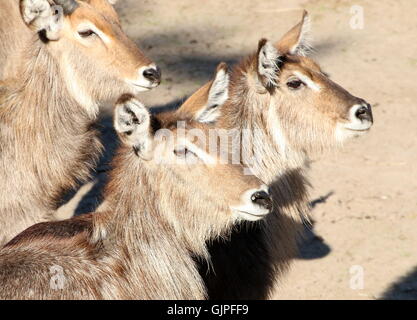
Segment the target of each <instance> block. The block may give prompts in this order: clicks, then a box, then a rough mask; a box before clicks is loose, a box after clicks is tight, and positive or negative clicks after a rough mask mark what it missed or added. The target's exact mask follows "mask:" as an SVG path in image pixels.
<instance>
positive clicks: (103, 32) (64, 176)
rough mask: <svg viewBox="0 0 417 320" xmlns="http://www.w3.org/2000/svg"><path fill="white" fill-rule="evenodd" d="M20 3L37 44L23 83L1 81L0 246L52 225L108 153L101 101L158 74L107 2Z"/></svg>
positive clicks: (29, 52) (29, 49)
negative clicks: (65, 199)
mask: <svg viewBox="0 0 417 320" xmlns="http://www.w3.org/2000/svg"><path fill="white" fill-rule="evenodd" d="M55 3H59V4H60V6H56V5H54V6H51V5H50V4H49V1H47V0H21V1H20V11H21V14H22V18H23V21H24V23H25V24H26V25H25V26H24V27H25V28H29V29H30V30H32V35H31V39H30V41H29V42H27V43H26V44H25V47H24V49H23V50H22V53H21V56H20V64H19V66H20V68H19V72H18V75H19V76H18V77H16V78H9V79H8V80H6V81H4V82H0V190H1V193H0V242H1V239H2V238H4V240H8V239H10V238H11V237H12V236H13V235H15V234H17V233H18V232H20V231H22V230H24V229H25V228H27V227H28V226H30V225H32V224H34V223H37V222H41V221H46V220H50V219H52V216H53V212H54V210H55V209H56V208H57V205H58V202H59V200H60V198H61V196H62V194H63V193H64V192H65V191H68V190H69V189H71V188H73V187H75V186H76V185H77V184H78V183H79V182H82V181H85V180H86V179H87V178H88V177H89V172H90V169H91V168H92V167H93V166H94V163H95V161H96V159H97V158H98V156H99V154H100V151H101V149H102V147H101V144H100V142H99V140H98V131H97V130H96V129H95V126H94V124H95V121H96V118H97V113H98V105H99V103H100V102H102V101H106V100H112V99H114V100H115V99H117V98H118V97H119V96H120V95H121V94H123V93H126V92H127V93H132V94H136V93H138V92H140V91H143V90H148V89H151V88H154V87H156V86H157V85H158V84H159V82H160V71H159V69H158V68H157V67H156V66H155V64H154V63H153V62H152V61H151V60H149V59H148V58H147V57H146V56H145V55H144V54H143V53H142V52H141V51H140V50H139V49H138V48H137V47H136V45H135V44H134V43H133V41H131V40H130V39H129V38H128V37H127V36H126V35H125V33H124V32H123V31H122V29H121V26H120V23H119V20H118V16H117V14H116V12H115V11H114V9H113V7H112V6H111V5H110V3H109V2H108V1H107V0H89V1H75V0H55ZM2 14H3V12H2Z"/></svg>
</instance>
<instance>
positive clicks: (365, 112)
mask: <svg viewBox="0 0 417 320" xmlns="http://www.w3.org/2000/svg"><path fill="white" fill-rule="evenodd" d="M355 116H356V118H358V119H359V120H361V121H363V120H366V121H370V122H373V121H374V119H373V117H372V108H371V105H370V104H369V103H365V104H363V105H362V106H361V107H360V108H359V109H358V110H356V112H355Z"/></svg>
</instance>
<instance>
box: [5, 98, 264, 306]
mask: <svg viewBox="0 0 417 320" xmlns="http://www.w3.org/2000/svg"><path fill="white" fill-rule="evenodd" d="M114 125H115V128H116V131H117V132H118V135H119V137H120V140H121V146H120V147H119V149H118V152H117V154H116V156H115V159H114V160H113V163H112V167H113V168H112V170H111V172H110V174H109V182H108V185H107V186H106V189H105V201H104V203H103V204H102V205H101V206H100V207H99V208H98V210H97V211H96V212H95V213H93V214H88V215H82V216H79V217H75V218H72V219H69V220H64V221H55V222H44V223H40V224H37V225H34V226H32V227H30V228H29V229H27V230H25V231H24V232H23V233H21V234H20V235H18V236H17V237H15V238H14V239H13V240H11V241H10V242H9V243H8V244H7V245H6V246H5V247H4V248H3V249H2V250H1V251H0V298H1V299H203V298H205V297H206V290H205V286H204V282H203V280H202V279H201V277H200V275H199V273H198V270H197V267H196V264H195V261H194V258H195V257H196V256H202V257H205V258H207V259H208V254H207V249H206V244H205V243H206V241H208V240H212V239H216V238H218V237H219V236H221V235H225V234H227V232H228V230H230V229H231V228H232V227H233V226H234V225H236V224H238V223H239V221H244V220H250V221H257V220H260V219H262V218H263V217H265V216H266V215H267V214H268V213H269V212H270V211H271V208H272V207H271V206H272V200H271V199H270V197H269V194H268V193H267V192H268V191H267V189H266V186H265V185H263V184H262V182H261V181H260V180H259V179H258V178H256V177H255V176H252V175H245V174H244V170H243V166H241V165H233V164H222V163H221V158H220V157H219V156H216V155H215V154H213V153H209V151H208V142H207V138H208V137H209V131H210V130H214V129H213V128H212V126H211V125H208V124H204V123H198V122H195V121H181V122H177V121H176V119H175V118H171V119H169V118H168V117H165V118H164V120H159V119H157V118H152V117H151V116H150V114H149V113H148V111H147V109H146V108H145V107H144V106H143V105H142V104H140V103H139V102H138V101H137V100H135V99H133V98H132V97H130V96H123V97H121V98H120V100H119V102H118V104H117V105H116V108H115V121H114ZM196 137H199V138H197V139H196ZM201 137H202V138H201Z"/></svg>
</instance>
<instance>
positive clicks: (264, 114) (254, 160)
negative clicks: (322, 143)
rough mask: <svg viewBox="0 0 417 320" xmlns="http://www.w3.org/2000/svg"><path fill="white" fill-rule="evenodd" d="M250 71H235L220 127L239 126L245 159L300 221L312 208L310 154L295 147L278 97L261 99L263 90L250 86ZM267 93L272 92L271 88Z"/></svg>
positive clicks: (280, 206) (281, 205) (238, 132)
mask: <svg viewBox="0 0 417 320" xmlns="http://www.w3.org/2000/svg"><path fill="white" fill-rule="evenodd" d="M247 72H248V71H246V70H245V69H240V68H236V69H235V70H234V74H233V75H232V84H231V85H230V91H231V92H230V97H231V98H230V99H229V100H228V102H226V104H225V105H223V106H222V108H221V110H222V112H223V114H222V115H221V116H220V117H219V126H221V127H224V128H226V129H238V130H237V131H235V132H237V134H240V135H241V141H243V142H242V150H241V152H242V158H243V157H247V158H243V162H244V163H245V164H246V165H248V166H249V167H250V168H251V170H252V172H253V173H254V175H255V176H257V177H259V178H260V179H261V180H263V181H265V182H266V183H267V184H268V185H269V186H270V187H271V188H272V189H273V191H274V192H276V193H277V194H276V196H274V197H273V198H274V199H275V201H278V203H277V204H278V208H280V210H283V211H284V212H285V213H287V214H289V215H290V217H292V218H293V219H295V221H297V222H299V221H301V220H304V219H305V218H306V217H305V216H304V214H305V213H306V212H307V211H308V210H307V209H308V208H307V203H308V191H307V187H306V186H307V185H308V182H307V180H306V178H305V173H304V170H305V168H306V163H307V156H306V154H305V153H304V152H303V151H296V150H295V149H293V148H291V145H289V143H288V140H287V138H286V137H285V134H284V133H283V131H282V128H281V127H280V119H279V118H278V115H277V112H276V110H274V109H273V108H271V107H270V104H272V103H273V101H272V100H273V99H274V98H273V97H272V96H270V97H269V99H267V101H266V102H265V100H266V99H263V100H259V99H258V98H257V96H258V95H259V93H258V92H252V91H251V89H250V88H249V87H248V84H247V81H248V79H250V76H249V75H248V74H247ZM264 94H265V95H269V93H268V92H267V91H265V93H264ZM232 132H233V131H232ZM245 159H248V160H245ZM276 208H277V207H276Z"/></svg>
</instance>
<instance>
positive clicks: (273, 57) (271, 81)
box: [256, 39, 280, 88]
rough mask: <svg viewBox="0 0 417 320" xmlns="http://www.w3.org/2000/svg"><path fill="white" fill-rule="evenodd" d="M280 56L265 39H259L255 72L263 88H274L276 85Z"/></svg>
mask: <svg viewBox="0 0 417 320" xmlns="http://www.w3.org/2000/svg"><path fill="white" fill-rule="evenodd" d="M279 57H280V54H279V52H278V50H277V49H276V48H275V47H274V46H273V45H272V43H271V42H269V41H268V40H266V39H261V40H260V41H259V45H258V53H257V56H256V58H257V59H256V60H257V61H256V63H257V66H256V67H257V72H258V76H259V79H260V80H261V82H262V84H263V86H264V87H265V88H271V87H276V86H277V83H278V71H279V68H278V64H279V62H280V60H279Z"/></svg>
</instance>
